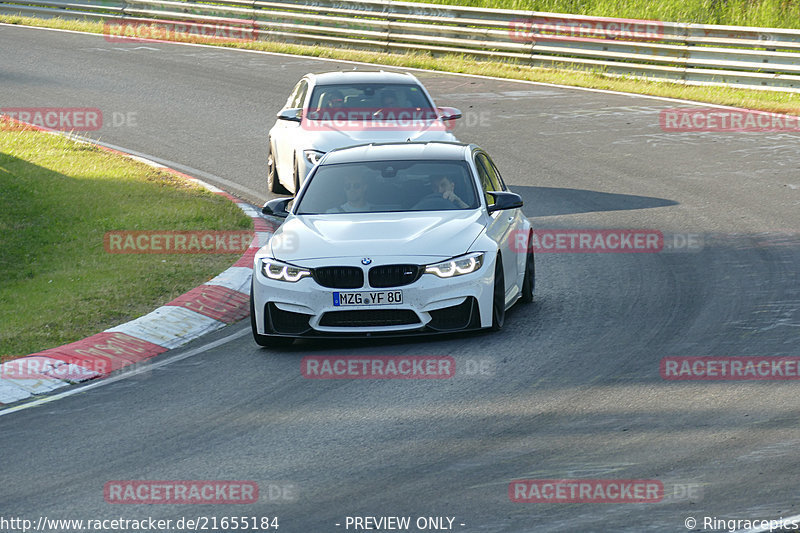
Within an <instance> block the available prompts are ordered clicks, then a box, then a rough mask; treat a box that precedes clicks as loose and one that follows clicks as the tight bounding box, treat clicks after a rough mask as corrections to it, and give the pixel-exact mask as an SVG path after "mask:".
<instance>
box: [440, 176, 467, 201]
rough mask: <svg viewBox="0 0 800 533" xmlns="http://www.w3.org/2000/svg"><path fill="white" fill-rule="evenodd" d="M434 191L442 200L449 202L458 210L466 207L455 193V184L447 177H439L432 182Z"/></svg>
mask: <svg viewBox="0 0 800 533" xmlns="http://www.w3.org/2000/svg"><path fill="white" fill-rule="evenodd" d="M433 185H434V189H435V191H436V192H438V193H439V194H441V195H442V198H444V199H445V200H449V201H451V202H452V203H453V205H455V206H456V207H458V208H460V209H464V208H465V207H468V205H467V203H466V202H465V201H464V200H462V199H461V198H459V197H458V195H457V194H456V193H455V189H456V184H455V183H454V182H453V180H452V179H450V178H449V177H448V176H439V177H437V178H434V180H433Z"/></svg>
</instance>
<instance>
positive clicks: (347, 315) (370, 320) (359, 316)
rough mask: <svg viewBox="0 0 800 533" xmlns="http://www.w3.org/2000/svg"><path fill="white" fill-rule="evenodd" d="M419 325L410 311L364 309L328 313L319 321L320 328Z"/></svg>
mask: <svg viewBox="0 0 800 533" xmlns="http://www.w3.org/2000/svg"><path fill="white" fill-rule="evenodd" d="M409 324H419V317H417V314H416V313H415V312H414V311H412V310H410V309H365V310H363V311H362V310H359V311H328V312H327V313H325V314H324V315H322V318H321V319H320V321H319V325H320V326H329V327H340V328H345V327H350V328H353V327H370V326H405V325H409Z"/></svg>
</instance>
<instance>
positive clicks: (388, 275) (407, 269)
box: [369, 265, 422, 288]
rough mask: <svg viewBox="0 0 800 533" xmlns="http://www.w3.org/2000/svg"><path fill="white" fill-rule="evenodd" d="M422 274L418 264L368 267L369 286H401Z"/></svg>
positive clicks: (413, 280) (415, 279)
mask: <svg viewBox="0 0 800 533" xmlns="http://www.w3.org/2000/svg"><path fill="white" fill-rule="evenodd" d="M421 275H422V267H420V266H419V265H381V266H376V267H372V268H370V269H369V285H370V287H375V288H382V287H402V286H403V285H408V284H410V283H414V282H415V281H417V280H418V279H419V277H420V276H421Z"/></svg>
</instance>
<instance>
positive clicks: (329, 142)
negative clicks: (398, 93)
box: [305, 120, 457, 152]
mask: <svg viewBox="0 0 800 533" xmlns="http://www.w3.org/2000/svg"><path fill="white" fill-rule="evenodd" d="M456 140H457V139H456V138H455V136H454V135H453V134H452V133H450V132H449V131H447V130H446V129H444V126H443V125H442V122H441V121H438V120H435V121H431V123H430V125H429V126H428V127H426V128H397V129H395V128H391V129H363V128H356V127H354V128H353V129H349V128H346V127H338V128H336V127H333V126H332V127H331V128H330V129H328V128H324V129H315V130H313V131H308V132H307V136H306V137H305V142H306V143H308V144H307V145H308V146H309V147H310V148H312V149H314V150H319V151H321V152H330V151H331V150H333V149H334V148H343V147H345V146H353V145H356V144H364V143H372V142H374V143H381V142H406V141H456Z"/></svg>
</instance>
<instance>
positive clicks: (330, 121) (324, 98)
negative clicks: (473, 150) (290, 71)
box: [267, 71, 461, 194]
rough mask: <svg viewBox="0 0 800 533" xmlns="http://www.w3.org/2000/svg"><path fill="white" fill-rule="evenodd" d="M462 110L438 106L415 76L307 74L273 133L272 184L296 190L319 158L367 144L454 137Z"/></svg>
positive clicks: (270, 142) (270, 149)
mask: <svg viewBox="0 0 800 533" xmlns="http://www.w3.org/2000/svg"><path fill="white" fill-rule="evenodd" d="M460 117H461V112H460V111H459V110H458V109H455V108H449V107H435V105H434V103H433V100H432V99H431V96H430V94H428V91H427V90H426V89H425V87H424V86H423V85H422V84H421V83H420V82H419V80H417V78H416V77H414V76H413V75H411V74H407V73H395V72H383V71H379V72H367V71H344V72H328V73H324V74H307V75H305V76H303V78H302V79H301V80H300V81H299V82H298V83H297V85H296V86H295V88H294V90H293V91H292V93H291V95H290V96H289V98H288V100H287V101H286V104H285V105H284V107H283V109H282V110H281V111H280V112H279V113H278V120H277V121H276V123H275V125H274V126H273V127H272V129H270V131H269V138H268V148H267V187H268V188H269V191H270V192H273V193H278V194H285V193H288V192H289V191H291V192H293V193H296V192H297V191H298V190H299V188H300V184H302V182H303V180H304V179H305V177H306V175H307V174H308V172H309V171H310V170H311V168H312V167H313V166H314V165H315V164H316V163H317V161H318V160H319V158H320V157H321V156H322V155H323V154H324V153H326V152H329V151H330V150H333V149H334V148H342V147H345V146H353V145H357V144H363V143H366V142H395V141H397V142H400V141H455V140H456V138H455V136H454V135H453V134H452V133H451V130H452V129H453V127H454V124H455V122H454V121H455V119H457V118H460Z"/></svg>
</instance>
